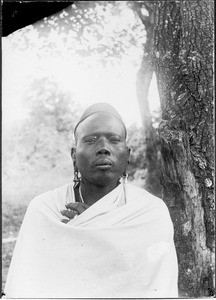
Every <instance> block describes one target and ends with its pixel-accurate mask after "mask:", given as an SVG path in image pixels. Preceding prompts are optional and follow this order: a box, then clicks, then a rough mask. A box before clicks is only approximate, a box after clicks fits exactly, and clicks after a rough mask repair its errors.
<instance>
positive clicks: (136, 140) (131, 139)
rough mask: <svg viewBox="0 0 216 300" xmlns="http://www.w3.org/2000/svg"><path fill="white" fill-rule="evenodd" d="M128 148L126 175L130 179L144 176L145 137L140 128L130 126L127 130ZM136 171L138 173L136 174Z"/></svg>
mask: <svg viewBox="0 0 216 300" xmlns="http://www.w3.org/2000/svg"><path fill="white" fill-rule="evenodd" d="M127 142H128V146H129V148H130V149H131V153H130V164H129V166H128V175H129V178H131V179H137V177H141V178H142V177H144V176H145V168H146V163H145V151H146V144H145V136H144V131H143V129H142V128H137V126H136V125H132V126H131V127H130V128H128V140H127ZM137 171H138V172H137ZM142 179H143V178H142Z"/></svg>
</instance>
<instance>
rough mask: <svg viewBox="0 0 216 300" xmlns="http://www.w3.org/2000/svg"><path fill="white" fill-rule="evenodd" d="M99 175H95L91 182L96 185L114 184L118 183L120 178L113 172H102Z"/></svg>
mask: <svg viewBox="0 0 216 300" xmlns="http://www.w3.org/2000/svg"><path fill="white" fill-rule="evenodd" d="M100 173H101V174H99V176H97V177H95V178H94V179H93V180H92V181H91V182H92V184H94V185H97V186H101V187H104V186H109V185H110V186H113V185H115V184H116V185H117V183H118V178H116V176H113V174H110V173H109V172H100Z"/></svg>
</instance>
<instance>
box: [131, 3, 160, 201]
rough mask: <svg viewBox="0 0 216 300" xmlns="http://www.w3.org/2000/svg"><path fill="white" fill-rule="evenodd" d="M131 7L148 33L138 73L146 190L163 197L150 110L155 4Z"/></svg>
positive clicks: (158, 152) (156, 144)
mask: <svg viewBox="0 0 216 300" xmlns="http://www.w3.org/2000/svg"><path fill="white" fill-rule="evenodd" d="M130 6H131V8H132V9H133V11H135V12H136V13H137V15H138V16H139V18H140V20H141V21H142V23H143V25H144V26H145V31H146V43H145V47H144V54H143V58H142V63H141V67H140V69H139V71H138V73H137V99H138V103H139V108H140V113H141V118H142V124H143V129H144V132H143V134H144V137H145V143H146V151H145V153H144V157H145V161H146V169H147V177H146V180H145V189H146V190H148V191H149V192H151V193H153V194H154V195H156V196H158V197H161V184H160V170H161V168H160V157H161V155H160V149H159V137H158V134H157V133H156V130H155V128H154V127H153V126H152V120H151V112H150V109H149V102H148V94H149V87H150V84H151V80H152V76H153V71H154V69H153V65H152V47H153V4H152V3H151V2H144V3H142V2H137V1H134V2H130ZM142 8H145V9H146V10H147V11H148V14H149V15H148V16H146V15H143V14H142V11H141V10H142Z"/></svg>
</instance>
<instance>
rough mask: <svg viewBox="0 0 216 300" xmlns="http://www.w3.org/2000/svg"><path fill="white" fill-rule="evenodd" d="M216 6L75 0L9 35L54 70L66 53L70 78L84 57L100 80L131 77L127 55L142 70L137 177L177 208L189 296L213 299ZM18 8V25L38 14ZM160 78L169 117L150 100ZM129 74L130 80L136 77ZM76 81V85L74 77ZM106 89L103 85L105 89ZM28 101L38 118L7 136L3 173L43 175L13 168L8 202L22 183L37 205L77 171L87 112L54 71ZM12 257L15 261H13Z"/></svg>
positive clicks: (183, 282)
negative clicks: (78, 135)
mask: <svg viewBox="0 0 216 300" xmlns="http://www.w3.org/2000/svg"><path fill="white" fill-rule="evenodd" d="M212 3H213V2H212V1H201V2H200V1H198V0H197V1H192V2H190V3H189V2H188V3H187V1H168V0H167V1H72V2H71V3H70V4H69V3H68V6H67V5H66V6H65V7H61V8H60V11H59V12H57V11H58V10H56V11H55V12H56V14H54V15H52V14H53V13H54V12H53V11H52V12H51V10H50V14H51V16H50V15H49V13H48V12H47V15H46V16H45V18H44V19H43V20H42V21H39V20H40V19H41V18H42V17H44V15H43V16H42V17H38V19H34V21H37V20H38V21H39V22H38V23H34V24H33V26H30V27H26V28H24V29H23V30H21V31H18V32H16V33H15V34H12V35H10V36H9V37H8V39H9V41H10V47H11V48H13V49H14V48H19V51H20V52H24V53H26V54H29V55H31V53H32V52H34V51H35V52H37V55H36V56H37V58H34V59H36V60H38V62H40V63H41V62H42V64H44V69H46V68H51V69H54V67H55V66H51V65H48V64H47V62H48V61H51V59H52V58H53V57H55V58H58V57H60V59H61V64H62V72H64V71H65V68H66V69H67V64H69V62H70V61H71V59H72V58H73V59H75V58H76V59H78V60H79V67H78V69H79V68H80V67H81V66H84V65H85V66H88V67H89V68H91V71H90V73H91V72H92V70H93V69H94V68H95V67H96V66H97V68H98V69H97V71H96V72H98V71H99V70H100V71H99V72H98V73H100V76H98V82H99V77H103V76H104V75H105V73H103V72H101V69H103V68H104V67H105V68H106V71H107V70H109V72H110V74H111V76H110V77H109V79H110V78H111V77H112V76H114V72H113V70H114V68H113V67H114V66H115V67H118V68H117V69H115V70H118V71H117V72H118V74H121V73H122V72H126V71H125V70H128V69H126V68H125V66H126V63H125V61H126V60H127V59H128V58H129V59H130V61H131V63H133V64H134V65H136V67H137V70H138V69H139V71H138V73H137V83H136V88H137V100H138V103H139V108H140V113H141V118H142V125H143V126H142V127H138V126H137V124H134V125H131V126H130V127H129V130H128V132H129V134H128V143H129V146H130V147H131V148H132V153H131V163H130V165H129V169H128V171H129V178H130V180H133V181H134V183H136V184H139V185H141V186H143V187H145V188H146V189H148V190H149V191H151V192H152V193H154V194H156V195H158V196H162V197H163V200H164V201H165V202H166V203H167V205H168V207H169V209H170V212H171V216H172V219H173V222H174V226H175V242H176V246H177V251H178V259H179V266H180V280H179V288H180V296H185V297H194V296H195V297H200V296H201V297H202V296H212V295H213V293H214V291H213V272H214V271H213V260H214V258H213V253H214V249H213V248H214V247H213V240H214V239H213V232H214V226H213V211H214V210H213V200H212V199H213V195H214V192H213V188H214V187H213V185H214V179H213V175H212V170H213V161H212V157H213V153H212V148H213V146H212V145H213V144H212V143H213V136H212V135H213V129H212V118H213V114H212V83H211V80H212V74H213V72H212V55H211V53H212V37H213V35H212V28H213V25H212V12H213V7H212V5H213V4H212ZM37 4H38V5H39V3H34V4H33V5H32V6H31V7H33V6H34V8H33V10H34V15H35V14H38V15H40V13H39V11H40V8H39V9H37ZM4 5H5V4H4ZM4 5H3V20H4V9H5V11H7V7H9V6H10V5H9V4H7V5H8V6H7V5H5V6H4ZM16 5H17V6H16V9H15V13H14V14H11V15H12V16H13V17H12V19H13V18H14V19H13V20H15V18H16V16H18V17H19V15H20V16H22V13H20V11H21V12H24V11H25V14H28V12H29V14H33V10H31V9H30V5H29V3H19V4H16ZM41 5H45V4H44V3H43V4H41ZM47 5H48V2H47ZM64 5H65V4H64ZM21 6H22V8H23V9H22V8H20V7H21ZM45 6H46V5H45ZM45 6H44V7H45ZM48 6H49V5H48ZM4 7H5V8H4ZM38 7H39V6H38ZM62 9H63V10H62ZM128 9H129V10H128ZM41 11H42V10H41ZM48 11H49V9H48ZM25 14H24V15H25ZM6 15H7V14H6ZM21 19H22V20H23V18H21ZM200 20H201V21H200ZM18 23H19V22H18ZM29 24H31V22H29ZM3 25H4V24H3ZM26 25H27V24H26ZM192 25H193V26H192ZM20 27H22V26H20ZM18 28H19V27H18ZM3 31H4V26H3ZM35 41H37V42H36V43H35ZM203 41H205V42H203ZM191 45H192V46H191ZM204 46H205V47H204ZM203 47H204V48H203ZM203 49H204V50H203ZM50 66H51V67H50ZM70 68H71V67H70ZM76 71H77V69H76V68H75V72H76ZM83 74H84V73H83ZM154 74H156V77H157V82H158V87H159V92H160V100H161V105H162V116H161V114H160V111H158V110H156V111H155V112H153V111H152V109H151V107H150V106H151V102H149V88H150V85H151V82H152V81H153V78H154ZM77 76H78V75H77ZM36 77H37V76H36ZM127 77H130V72H128V73H127ZM109 79H108V80H109ZM73 80H75V77H74V79H73ZM83 83H84V80H83ZM206 83H207V85H208V86H207V87H206V85H205V84H206ZM71 84H74V85H76V84H75V82H74V81H73V82H71ZM79 88H81V89H82V88H83V86H81V87H79ZM85 88H87V86H86V81H85ZM99 88H100V87H99V86H98V85H97V86H96V89H99ZM155 88H157V87H156V85H155ZM109 89H110V88H108V89H107V91H109ZM207 91H208V92H207ZM203 99H205V101H204V100H203ZM25 101H26V103H28V104H29V115H30V116H31V118H30V119H28V120H27V121H26V122H25V124H24V123H23V124H18V126H17V128H13V131H10V134H7V135H6V134H5V138H4V140H3V142H4V148H5V150H6V151H3V158H4V161H6V162H7V163H8V164H10V163H11V167H10V168H8V165H7V167H6V168H5V169H4V170H6V172H8V170H14V168H16V167H17V168H18V167H20V165H22V166H23V171H24V170H25V171H26V174H30V172H29V170H34V171H32V173H31V176H32V177H34V176H35V174H36V173H37V176H38V178H37V179H38V181H37V180H36V178H34V179H35V180H34V181H35V184H34V185H32V181H28V180H29V178H28V177H27V176H26V177H24V181H23V178H21V180H20V181H19V178H18V177H19V176H17V173H16V172H14V174H13V178H15V179H16V184H14V187H15V189H13V185H12V183H11V181H9V180H8V182H9V184H8V186H7V181H6V184H5V187H4V191H3V192H4V198H5V199H12V198H13V199H17V201H20V195H19V194H18V195H17V193H15V192H14V193H11V191H12V190H16V191H17V186H19V185H20V186H22V197H23V198H24V197H25V198H26V199H27V200H26V203H28V201H30V199H31V198H32V197H33V196H34V195H35V194H37V193H38V192H42V191H43V189H44V191H45V190H46V188H47V186H49V188H53V187H56V186H58V185H60V183H61V184H62V183H64V182H68V180H72V178H71V177H69V173H70V176H71V174H72V170H71V162H69V160H68V159H69V155H68V156H67V159H66V160H65V162H64V163H63V160H62V161H61V158H62V159H63V157H65V154H66V153H68V152H67V151H68V149H69V148H70V147H69V144H68V141H69V140H70V141H71V138H70V134H71V131H70V130H71V129H72V128H73V126H74V123H73V122H75V121H76V116H77V112H78V111H79V109H77V108H76V105H75V103H76V97H75V95H72V94H71V95H69V93H68V91H66V90H65V89H64V88H63V89H62V88H61V87H60V86H58V84H57V82H56V81H55V79H52V78H51V77H50V74H46V75H44V73H43V76H41V75H39V78H37V79H34V80H32V82H31V85H30V86H29V89H28V91H27V92H26V95H25ZM123 106H124V102H123ZM131 113H132V110H131V111H128V112H127V114H128V116H129V115H130V114H131ZM161 117H162V122H161V124H160V126H159V131H160V138H158V136H157V128H158V124H159V123H160V121H161ZM206 120H207V121H208V122H207V121H206ZM5 132H6V131H5ZM12 132H13V135H12ZM68 137H69V139H68ZM161 145H162V152H161V150H160V146H161ZM9 148H10V149H11V150H10V151H11V153H19V161H18V160H17V159H16V155H15V156H14V155H10V151H8V149H9ZM203 151H204V153H202V152H203ZM20 152H21V153H20ZM68 154H69V153H68ZM17 155H18V154H17ZM4 164H5V162H4ZM59 165H60V166H65V171H64V172H62V170H61V171H59V172H58V170H59V169H58V166H59ZM161 167H162V176H160V175H161ZM37 168H38V169H37ZM66 169H67V170H68V171H67V172H68V173H67V172H66ZM42 170H43V171H44V173H43V172H41V171H42ZM45 170H46V172H45ZM49 170H51V172H49ZM56 171H57V173H55V172H56ZM42 173H43V174H42ZM20 174H21V173H19V175H20ZM63 174H64V175H63ZM31 176H29V177H31ZM9 177H10V176H8V177H7V179H9ZM35 177H36V176H35ZM160 178H161V179H162V181H161V183H162V186H161V184H160ZM23 182H25V184H24V185H23ZM36 182H37V184H36ZM44 182H46V183H47V185H46V187H45V185H44ZM25 186H32V189H31V191H29V190H28V189H26V190H25ZM8 189H10V193H9V192H8ZM10 203H11V202H10ZM23 203H24V202H23ZM11 209H12V206H10V205H8V206H6V209H5V211H6V212H7V214H6V215H7V218H8V215H10V211H11ZM12 220H14V223H15V224H16V228H17V219H16V218H15V217H14V218H13V216H12ZM19 222H21V221H19ZM19 222H18V223H19ZM5 223H7V222H6V220H5ZM5 234H6V236H7V233H5ZM9 259H10V257H8V256H7V257H6V262H7V264H8V261H9Z"/></svg>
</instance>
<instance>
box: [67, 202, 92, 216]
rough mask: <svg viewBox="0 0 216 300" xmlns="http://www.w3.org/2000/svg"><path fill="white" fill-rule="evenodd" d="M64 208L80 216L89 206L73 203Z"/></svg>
mask: <svg viewBox="0 0 216 300" xmlns="http://www.w3.org/2000/svg"><path fill="white" fill-rule="evenodd" d="M65 207H66V208H68V209H71V210H75V211H76V212H77V213H78V214H79V215H80V214H81V213H83V212H84V211H85V210H86V209H87V208H88V207H89V205H87V204H84V203H79V202H75V203H68V204H66V205H65Z"/></svg>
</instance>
